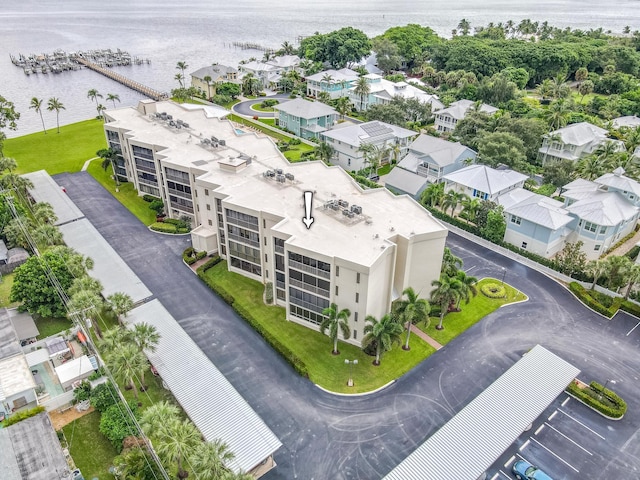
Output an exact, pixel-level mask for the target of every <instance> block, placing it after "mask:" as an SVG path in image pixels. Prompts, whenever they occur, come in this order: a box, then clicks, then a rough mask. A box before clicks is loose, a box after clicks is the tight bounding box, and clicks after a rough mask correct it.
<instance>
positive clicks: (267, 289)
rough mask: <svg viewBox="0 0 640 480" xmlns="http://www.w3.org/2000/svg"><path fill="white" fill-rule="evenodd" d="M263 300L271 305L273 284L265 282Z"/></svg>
mask: <svg viewBox="0 0 640 480" xmlns="http://www.w3.org/2000/svg"><path fill="white" fill-rule="evenodd" d="M264 299H265V301H266V302H267V303H268V304H269V305H271V304H272V303H273V283H272V282H267V283H266V284H265V286H264Z"/></svg>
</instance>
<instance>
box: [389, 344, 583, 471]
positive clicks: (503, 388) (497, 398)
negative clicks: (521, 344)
mask: <svg viewBox="0 0 640 480" xmlns="http://www.w3.org/2000/svg"><path fill="white" fill-rule="evenodd" d="M578 373H580V370H579V369H577V368H576V367H574V366H573V365H571V364H570V363H568V362H566V361H564V360H562V359H561V358H560V357H558V356H556V355H555V354H553V353H551V352H550V351H549V350H547V349H545V348H544V347H542V346H540V345H536V346H535V347H534V348H533V349H531V350H530V351H529V352H528V353H526V354H525V356H524V357H522V358H521V359H520V360H518V361H517V362H516V364H515V365H513V366H512V367H511V368H510V369H509V370H507V371H506V372H505V373H503V374H502V375H501V376H500V377H499V378H498V379H497V380H496V381H495V382H493V383H492V384H491V385H489V387H487V389H486V390H484V391H483V392H482V393H481V394H480V395H478V396H477V397H476V398H475V399H474V400H473V401H472V402H471V403H469V404H468V405H467V406H466V407H464V408H463V409H462V410H461V411H460V412H458V414H456V415H455V416H454V417H453V418H452V419H451V420H449V422H447V423H446V424H445V425H444V426H443V427H442V428H440V430H438V431H437V432H436V433H434V434H433V435H432V436H431V437H430V438H429V439H428V440H427V441H425V442H424V443H423V444H422V445H420V446H419V447H418V448H417V449H416V450H415V451H414V452H413V453H412V454H411V455H409V456H408V457H407V458H406V459H405V460H403V461H402V463H400V465H398V466H397V467H396V468H394V469H393V470H392V471H391V472H390V473H389V474H388V475H387V476H386V477H384V478H385V480H411V479H415V480H458V479H460V478H469V479H475V478H479V477H480V475H482V474H483V473H484V472H485V471H486V469H487V468H489V467H490V466H491V465H492V464H493V463H494V462H495V461H496V459H497V458H498V457H499V456H500V455H502V453H503V452H504V451H505V450H506V449H507V448H509V445H511V444H512V443H513V442H514V441H515V440H516V439H517V438H518V437H519V436H520V434H522V432H524V431H525V429H526V428H527V427H528V426H529V425H530V424H531V423H532V422H533V421H534V420H535V419H536V418H538V416H540V414H541V413H542V412H543V411H544V410H545V409H546V408H547V407H548V406H549V405H550V404H551V402H552V401H553V400H554V399H555V398H556V397H557V396H558V395H560V394H561V393H562V391H563V390H564V389H565V388H566V387H567V385H569V383H571V381H572V380H573V379H574V378H575V377H576V375H578ZM524 392H527V393H529V394H525V393H524Z"/></svg>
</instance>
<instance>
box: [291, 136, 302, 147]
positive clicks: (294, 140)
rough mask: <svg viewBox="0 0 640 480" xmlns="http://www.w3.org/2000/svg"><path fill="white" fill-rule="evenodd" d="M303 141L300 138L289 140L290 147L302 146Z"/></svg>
mask: <svg viewBox="0 0 640 480" xmlns="http://www.w3.org/2000/svg"><path fill="white" fill-rule="evenodd" d="M301 143H302V141H301V140H300V139H299V138H298V137H294V138H292V139H291V140H289V145H300V144H301Z"/></svg>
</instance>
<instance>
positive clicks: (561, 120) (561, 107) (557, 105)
mask: <svg viewBox="0 0 640 480" xmlns="http://www.w3.org/2000/svg"><path fill="white" fill-rule="evenodd" d="M570 113H571V105H570V102H568V101H567V100H565V99H564V98H561V99H558V100H556V101H555V102H552V103H551V105H549V108H548V109H547V111H546V112H545V117H546V119H547V122H549V127H550V128H551V130H557V129H559V128H560V127H564V126H565V125H566V124H567V120H568V118H569V114H570Z"/></svg>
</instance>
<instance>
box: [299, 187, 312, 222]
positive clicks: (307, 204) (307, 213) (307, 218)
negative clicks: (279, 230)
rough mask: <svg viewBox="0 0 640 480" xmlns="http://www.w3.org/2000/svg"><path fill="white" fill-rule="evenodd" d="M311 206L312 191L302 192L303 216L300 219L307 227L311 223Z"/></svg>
mask: <svg viewBox="0 0 640 480" xmlns="http://www.w3.org/2000/svg"><path fill="white" fill-rule="evenodd" d="M312 208H313V192H304V217H302V221H303V223H304V224H305V225H306V226H307V229H309V228H311V224H312V223H313V217H312V216H311V209H312Z"/></svg>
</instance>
